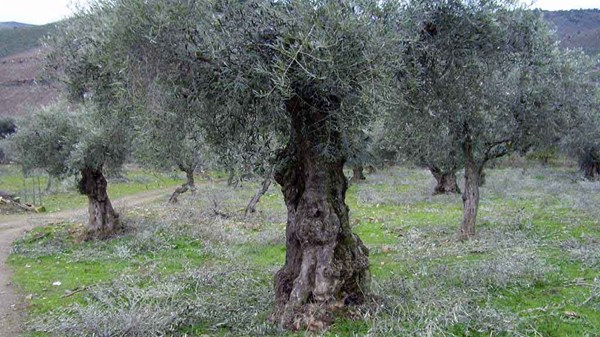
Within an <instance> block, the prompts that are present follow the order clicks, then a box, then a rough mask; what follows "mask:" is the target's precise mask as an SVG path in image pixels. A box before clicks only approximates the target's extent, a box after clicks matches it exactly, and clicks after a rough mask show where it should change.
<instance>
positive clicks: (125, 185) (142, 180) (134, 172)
mask: <svg viewBox="0 0 600 337" xmlns="http://www.w3.org/2000/svg"><path fill="white" fill-rule="evenodd" d="M38 178H39V183H38ZM108 181H109V183H108V193H109V195H110V197H111V198H112V199H118V198H121V197H124V196H127V195H132V194H136V193H141V192H144V191H149V190H155V189H160V188H165V187H169V186H175V185H179V184H182V182H183V181H185V180H184V178H182V177H181V176H180V175H166V174H157V173H153V172H150V171H147V170H142V169H139V168H135V167H128V168H125V170H124V171H123V174H122V176H121V177H119V178H109V179H108ZM47 182H48V176H47V175H39V176H36V177H34V178H32V177H27V178H26V177H24V176H23V174H22V172H21V171H20V169H19V167H18V166H16V165H0V186H1V187H0V189H2V190H3V191H7V192H11V193H14V194H15V195H18V196H21V199H22V201H23V202H30V203H31V202H33V197H32V195H31V194H32V192H31V191H32V189H35V191H36V204H38V205H39V204H40V202H39V194H38V192H37V191H38V190H41V191H42V204H43V205H44V206H45V207H46V210H47V211H48V212H56V211H60V210H66V209H72V208H78V207H83V206H85V205H86V204H87V199H86V197H85V196H82V195H81V194H79V192H78V191H77V189H76V181H75V179H74V178H71V179H66V180H64V181H57V180H54V181H52V185H51V189H50V191H49V192H47V193H46V192H44V191H45V189H46V184H47ZM24 191H27V192H24ZM26 193H27V194H26Z"/></svg>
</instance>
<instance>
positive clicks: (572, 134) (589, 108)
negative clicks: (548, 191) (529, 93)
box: [555, 51, 600, 180]
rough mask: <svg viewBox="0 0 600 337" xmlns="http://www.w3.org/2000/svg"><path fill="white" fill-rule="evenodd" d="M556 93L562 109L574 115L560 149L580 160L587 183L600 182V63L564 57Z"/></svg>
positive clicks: (573, 54) (571, 54) (577, 54)
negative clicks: (599, 180) (599, 84)
mask: <svg viewBox="0 0 600 337" xmlns="http://www.w3.org/2000/svg"><path fill="white" fill-rule="evenodd" d="M561 56H562V58H561V61H562V62H561V64H560V65H561V67H560V75H561V78H562V81H560V82H557V83H555V88H556V90H555V92H556V95H557V96H560V97H561V98H562V100H561V103H562V104H561V108H562V109H568V110H570V111H572V112H573V113H571V114H570V117H571V118H569V119H568V121H567V123H566V124H565V126H564V127H563V128H562V130H563V132H562V134H561V139H560V146H561V147H562V149H563V150H564V151H565V152H566V153H567V154H569V155H571V156H573V157H575V158H577V160H578V162H579V167H580V169H581V171H582V172H583V175H584V177H585V178H586V179H589V180H597V179H600V108H599V107H600V88H599V86H598V83H600V82H599V81H598V79H599V75H600V72H599V71H598V66H597V61H594V60H593V59H592V58H591V57H589V56H586V55H585V54H584V53H583V52H581V51H565V52H563V53H562V55H561Z"/></svg>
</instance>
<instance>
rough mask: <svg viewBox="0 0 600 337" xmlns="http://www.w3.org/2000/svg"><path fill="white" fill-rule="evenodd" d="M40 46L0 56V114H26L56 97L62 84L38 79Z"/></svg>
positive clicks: (39, 74) (40, 56)
mask: <svg viewBox="0 0 600 337" xmlns="http://www.w3.org/2000/svg"><path fill="white" fill-rule="evenodd" d="M42 60H43V55H42V54H41V50H40V49H32V50H29V51H26V52H23V53H19V54H15V55H11V56H7V57H3V58H0V117H3V116H20V115H25V114H28V113H29V112H30V111H31V110H32V109H34V108H37V107H39V106H41V105H47V104H49V103H51V102H52V101H54V100H56V99H57V98H58V97H59V95H60V92H61V85H59V84H58V83H49V82H47V81H44V80H42V79H41V75H42V72H41V71H42V69H41V68H42Z"/></svg>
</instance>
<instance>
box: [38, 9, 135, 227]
mask: <svg viewBox="0 0 600 337" xmlns="http://www.w3.org/2000/svg"><path fill="white" fill-rule="evenodd" d="M97 9H98V7H95V6H90V8H88V9H86V10H85V11H84V12H81V13H79V14H77V15H75V17H73V18H71V19H69V20H66V21H64V22H62V23H61V24H60V25H59V26H58V27H57V31H56V33H55V34H53V35H52V36H51V37H50V38H49V39H48V40H47V41H46V49H45V51H46V62H45V68H44V69H45V74H46V75H47V76H51V77H54V78H56V79H57V80H59V81H61V82H63V83H64V84H65V86H66V90H67V97H68V99H69V101H70V103H71V105H72V106H73V109H74V110H76V111H79V113H78V114H77V117H76V118H77V119H78V120H77V121H76V124H75V125H77V129H79V130H81V133H80V137H79V138H78V140H77V143H76V144H75V147H74V148H73V150H72V151H70V153H69V160H68V161H67V162H64V165H66V167H68V168H69V169H70V170H76V171H78V172H79V174H80V175H81V178H80V180H79V191H80V192H81V193H82V194H85V195H86V196H88V200H89V221H88V227H89V237H90V238H105V237H108V236H110V235H112V234H114V232H115V231H118V230H119V229H120V228H121V223H120V221H119V217H118V215H117V213H116V212H115V211H114V209H113V207H112V205H111V202H110V199H109V197H108V193H107V190H106V188H107V181H106V178H105V176H104V172H105V170H106V169H113V170H118V169H119V168H120V167H121V166H122V164H123V163H124V162H125V160H126V159H127V157H128V155H129V153H130V145H131V140H132V125H131V118H130V115H131V112H132V110H133V105H132V104H131V102H130V100H128V99H126V98H128V97H129V92H130V90H129V87H130V83H128V82H127V80H128V79H129V78H130V76H129V75H130V74H129V73H127V69H126V68H124V62H123V59H122V58H118V57H114V53H115V51H117V50H119V48H118V44H116V43H115V41H116V40H115V39H114V38H113V37H114V35H113V36H111V35H107V34H106V33H107V31H105V30H104V27H106V26H115V27H117V26H122V25H120V24H118V23H116V22H115V17H114V16H111V15H107V13H110V12H111V11H113V10H114V8H105V11H104V12H102V13H100V12H98V11H97ZM111 34H115V35H116V36H121V35H122V33H121V32H119V31H111ZM116 69H118V71H115V70H116ZM33 145H35V144H33Z"/></svg>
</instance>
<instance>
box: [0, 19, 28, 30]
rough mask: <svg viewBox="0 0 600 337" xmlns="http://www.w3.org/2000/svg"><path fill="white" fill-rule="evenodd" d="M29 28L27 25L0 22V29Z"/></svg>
mask: <svg viewBox="0 0 600 337" xmlns="http://www.w3.org/2000/svg"><path fill="white" fill-rule="evenodd" d="M30 26H32V25H30V24H27V23H21V22H14V21H10V22H0V29H14V28H24V27H30Z"/></svg>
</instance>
